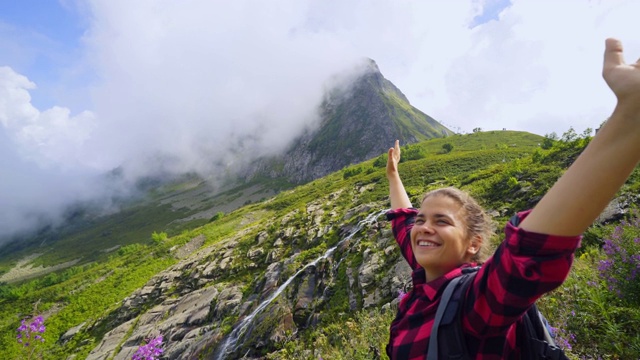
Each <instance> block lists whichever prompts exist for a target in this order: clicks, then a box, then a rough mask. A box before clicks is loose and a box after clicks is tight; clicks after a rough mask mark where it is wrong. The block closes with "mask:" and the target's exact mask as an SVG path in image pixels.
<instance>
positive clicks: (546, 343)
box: [522, 304, 568, 360]
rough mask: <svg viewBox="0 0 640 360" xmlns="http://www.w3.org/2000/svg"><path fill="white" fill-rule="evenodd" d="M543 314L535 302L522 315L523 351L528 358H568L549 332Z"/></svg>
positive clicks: (558, 359) (561, 359)
mask: <svg viewBox="0 0 640 360" xmlns="http://www.w3.org/2000/svg"><path fill="white" fill-rule="evenodd" d="M543 319H544V318H543V316H542V314H541V313H540V311H538V308H537V307H536V305H535V304H533V305H532V306H531V308H529V310H527V312H526V313H524V315H523V316H522V323H523V328H524V334H523V335H524V340H525V341H524V342H523V353H524V354H528V355H529V359H549V360H568V358H567V356H566V355H565V354H564V352H563V351H562V349H561V348H559V347H558V346H556V343H555V341H553V338H552V337H551V335H550V334H549V331H548V330H547V327H546V326H545V324H544V322H543Z"/></svg>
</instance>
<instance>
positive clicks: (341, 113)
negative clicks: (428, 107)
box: [242, 60, 453, 183]
mask: <svg viewBox="0 0 640 360" xmlns="http://www.w3.org/2000/svg"><path fill="white" fill-rule="evenodd" d="M319 113H320V120H319V124H318V125H317V126H316V127H313V128H311V129H309V130H308V131H307V132H306V133H304V134H302V135H301V136H300V137H299V138H298V139H297V140H295V141H294V142H293V144H292V145H291V146H290V147H289V150H288V151H286V153H285V154H283V155H281V156H277V157H272V158H268V159H260V160H258V161H256V162H254V163H253V164H252V165H251V166H250V167H248V168H247V169H246V170H245V172H244V174H243V175H242V178H251V177H254V176H256V175H258V174H260V175H265V176H269V177H285V178H287V179H288V180H289V181H292V182H295V183H303V182H307V181H311V180H314V179H317V178H320V177H323V176H325V175H328V174H330V173H332V172H335V171H338V170H340V169H342V168H344V167H345V166H349V165H352V164H357V163H360V162H362V161H365V160H368V159H371V158H374V157H376V156H379V155H381V154H383V153H385V152H386V150H387V149H388V148H389V146H391V145H392V144H393V142H394V141H395V140H396V139H399V140H400V141H401V143H402V144H411V143H415V142H418V141H420V140H426V139H429V138H435V137H444V136H449V135H452V134H453V132H452V131H450V130H449V129H447V128H445V127H444V126H443V125H442V124H440V123H439V122H437V121H436V120H434V119H433V118H431V117H430V116H428V115H426V114H424V113H423V112H421V111H420V110H418V109H416V108H414V107H413V106H411V104H410V103H409V100H408V99H407V98H406V96H405V95H404V94H403V93H402V92H401V91H400V90H399V89H398V88H397V87H396V86H395V85H394V84H393V83H391V82H390V81H389V80H387V79H386V78H385V77H384V76H383V75H382V73H381V72H380V69H379V68H378V65H377V64H376V63H375V62H374V61H373V60H368V61H366V62H365V63H363V67H362V69H361V75H360V76H359V77H358V78H357V79H356V80H355V81H353V82H352V84H351V85H350V86H349V87H342V88H336V89H333V90H332V91H330V92H329V93H328V94H327V95H326V96H325V99H324V101H323V103H322V105H321V106H320V109H319Z"/></svg>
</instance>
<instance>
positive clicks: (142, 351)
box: [131, 335, 163, 360]
mask: <svg viewBox="0 0 640 360" xmlns="http://www.w3.org/2000/svg"><path fill="white" fill-rule="evenodd" d="M162 352H163V350H162V335H158V336H157V337H155V338H154V339H152V340H151V341H149V342H148V343H147V344H146V345H141V346H140V347H139V348H138V350H136V353H135V354H133V357H132V358H131V360H157V359H158V358H159V357H160V355H161V354H162Z"/></svg>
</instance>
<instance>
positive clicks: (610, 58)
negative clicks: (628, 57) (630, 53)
mask: <svg viewBox="0 0 640 360" xmlns="http://www.w3.org/2000/svg"><path fill="white" fill-rule="evenodd" d="M622 64H624V57H623V56H622V43H621V42H620V40H618V39H613V38H608V39H607V40H606V41H605V50H604V69H603V70H604V71H605V72H606V71H607V70H608V69H611V68H614V67H616V66H618V65H622Z"/></svg>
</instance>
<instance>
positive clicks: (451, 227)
mask: <svg viewBox="0 0 640 360" xmlns="http://www.w3.org/2000/svg"><path fill="white" fill-rule="evenodd" d="M464 215H465V211H464V209H463V207H462V205H461V204H460V203H459V202H457V201H456V200H454V199H452V198H450V197H448V196H446V195H437V194H436V195H432V196H429V197H427V198H426V199H424V201H423V202H422V205H421V206H420V210H419V211H418V215H417V217H416V222H415V224H414V226H413V228H412V229H411V248H412V250H413V254H414V255H415V257H416V260H417V261H418V264H420V266H422V267H423V268H424V269H425V272H426V274H427V280H428V281H431V280H434V279H436V278H438V277H440V276H442V275H444V274H446V273H447V272H449V271H451V270H453V269H454V268H456V267H458V266H459V265H461V264H463V263H466V262H469V261H470V259H471V257H472V256H473V255H474V254H475V253H476V252H477V251H478V250H479V247H478V245H479V244H478V241H471V240H470V239H469V237H468V235H467V226H466V221H465V216H464Z"/></svg>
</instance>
